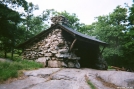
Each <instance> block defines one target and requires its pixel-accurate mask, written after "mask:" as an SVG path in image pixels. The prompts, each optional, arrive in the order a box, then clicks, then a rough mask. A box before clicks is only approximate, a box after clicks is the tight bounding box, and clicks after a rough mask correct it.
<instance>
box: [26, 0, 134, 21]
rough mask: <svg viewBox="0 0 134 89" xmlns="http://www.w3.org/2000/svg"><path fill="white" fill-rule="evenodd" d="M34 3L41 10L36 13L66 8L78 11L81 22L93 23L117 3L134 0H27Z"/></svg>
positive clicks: (74, 11) (122, 4)
mask: <svg viewBox="0 0 134 89" xmlns="http://www.w3.org/2000/svg"><path fill="white" fill-rule="evenodd" d="M26 1H28V2H32V3H33V4H38V6H39V11H38V12H36V14H41V12H42V11H43V10H45V9H55V10H56V11H59V12H60V11H64V10H66V11H67V12H69V13H76V15H77V16H78V18H79V19H80V22H81V23H85V24H91V23H92V22H94V17H97V16H100V15H108V14H109V13H110V12H112V11H113V9H115V8H116V6H117V5H121V6H125V5H124V3H127V4H128V5H129V6H131V4H132V3H133V2H132V0H26Z"/></svg>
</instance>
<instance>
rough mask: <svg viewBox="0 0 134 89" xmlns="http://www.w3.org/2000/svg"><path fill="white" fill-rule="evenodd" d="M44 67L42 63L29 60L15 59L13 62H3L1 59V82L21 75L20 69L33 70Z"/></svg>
mask: <svg viewBox="0 0 134 89" xmlns="http://www.w3.org/2000/svg"><path fill="white" fill-rule="evenodd" d="M41 67H43V65H42V64H40V63H37V62H34V61H28V60H19V59H17V60H15V61H13V62H1V61H0V82H2V81H5V80H7V79H9V78H15V77H18V76H19V73H18V71H19V70H32V69H37V68H41Z"/></svg>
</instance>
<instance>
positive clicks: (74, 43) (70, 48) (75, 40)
mask: <svg viewBox="0 0 134 89" xmlns="http://www.w3.org/2000/svg"><path fill="white" fill-rule="evenodd" d="M76 40H77V39H74V41H73V42H72V44H71V46H70V50H69V51H71V50H72V48H73V46H74V44H75V42H76Z"/></svg>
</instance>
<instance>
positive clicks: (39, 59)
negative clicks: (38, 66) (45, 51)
mask: <svg viewBox="0 0 134 89" xmlns="http://www.w3.org/2000/svg"><path fill="white" fill-rule="evenodd" d="M35 61H36V62H39V63H42V64H43V66H46V58H45V57H40V58H38V59H36V60H35Z"/></svg>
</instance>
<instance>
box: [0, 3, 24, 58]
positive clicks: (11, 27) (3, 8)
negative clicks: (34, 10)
mask: <svg viewBox="0 0 134 89" xmlns="http://www.w3.org/2000/svg"><path fill="white" fill-rule="evenodd" d="M22 2H23V3H22ZM25 3H26V2H25V0H22V1H18V0H17V1H15V2H13V1H10V0H9V1H7V0H3V1H0V44H1V45H2V46H1V49H2V50H4V51H5V57H6V52H7V51H8V50H9V51H11V53H12V57H13V50H14V47H15V44H16V40H17V38H18V35H17V34H18V32H19V29H18V24H19V23H20V21H21V20H22V19H21V16H20V14H19V13H18V12H17V11H15V10H13V9H11V8H9V7H8V5H9V4H11V5H10V6H13V7H14V6H15V5H16V6H21V5H22V6H24V4H25Z"/></svg>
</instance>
